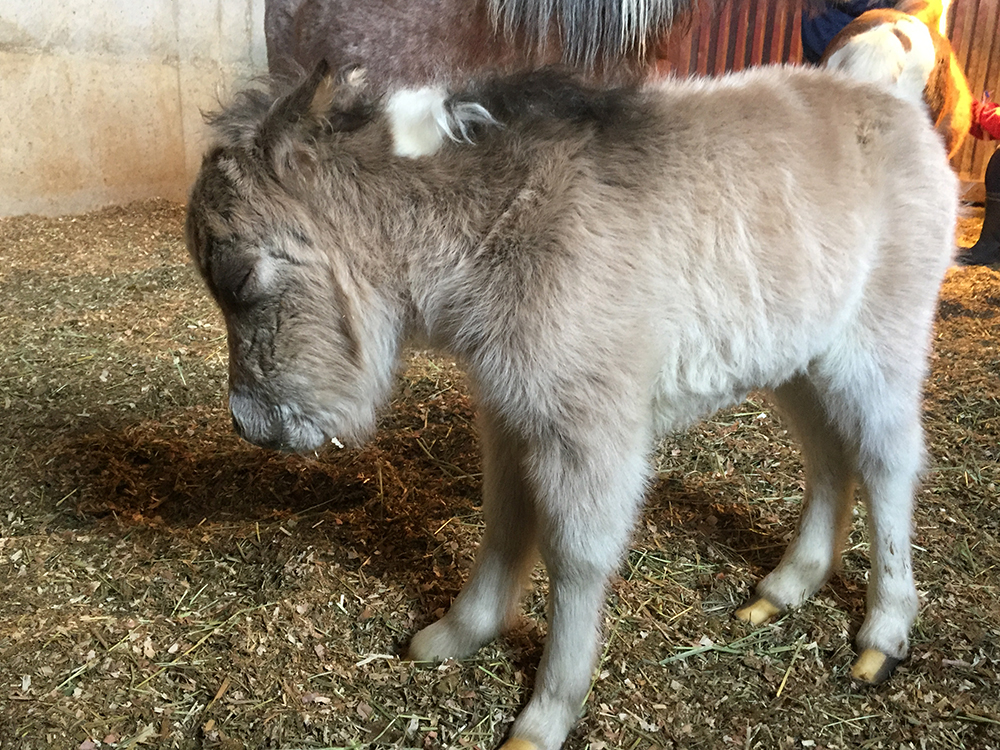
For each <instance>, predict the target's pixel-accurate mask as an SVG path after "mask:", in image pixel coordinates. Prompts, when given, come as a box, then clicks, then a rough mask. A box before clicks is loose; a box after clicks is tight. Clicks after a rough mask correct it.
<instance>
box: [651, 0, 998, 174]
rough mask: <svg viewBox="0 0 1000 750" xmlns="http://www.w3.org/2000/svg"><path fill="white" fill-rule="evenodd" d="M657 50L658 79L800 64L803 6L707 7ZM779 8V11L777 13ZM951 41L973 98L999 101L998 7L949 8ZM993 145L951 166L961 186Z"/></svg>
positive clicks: (751, 1) (978, 145)
mask: <svg viewBox="0 0 1000 750" xmlns="http://www.w3.org/2000/svg"><path fill="white" fill-rule="evenodd" d="M708 5H710V4H709V3H704V4H703V5H702V7H701V8H700V9H699V10H696V11H695V12H694V14H693V15H692V18H691V22H690V24H688V25H687V26H686V27H682V28H680V29H676V30H674V31H673V32H672V33H670V34H669V35H667V36H666V37H665V38H664V40H663V42H662V43H661V44H660V47H659V50H658V56H659V58H660V62H659V65H658V72H659V73H661V74H668V73H672V74H674V75H679V76H688V75H720V74H722V73H725V72H728V71H735V70H742V69H743V68H746V67H748V66H751V65H761V64H768V63H781V62H794V63H799V62H801V61H802V37H801V34H800V27H801V24H802V13H803V3H802V0H788V1H787V2H785V3H778V4H776V3H775V2H774V0H726V2H724V3H722V4H720V5H717V6H716V7H714V8H708V7H705V6H708ZM776 6H777V7H776ZM950 18H951V24H950V25H951V32H950V38H951V40H952V44H953V46H954V48H955V54H956V55H957V56H958V61H959V64H960V65H961V66H962V68H963V69H964V70H965V73H966V75H967V76H968V78H969V85H970V87H971V88H972V93H973V95H974V96H976V97H977V98H979V97H981V96H982V94H983V91H990V92H991V93H992V94H993V96H994V98H1000V0H954V1H953V4H952V8H951V11H950ZM996 147H997V144H996V143H994V142H985V143H984V142H982V141H976V140H975V139H973V138H969V139H968V140H967V141H966V143H965V145H964V146H963V147H962V150H961V151H960V152H959V153H958V154H957V155H956V157H955V159H954V160H953V162H952V163H953V165H954V167H955V169H956V171H957V172H958V173H959V175H960V176H961V177H962V179H964V180H968V181H970V182H981V181H982V179H983V174H984V173H985V171H986V163H987V162H988V161H989V158H990V155H991V154H992V153H993V151H994V149H995V148H996Z"/></svg>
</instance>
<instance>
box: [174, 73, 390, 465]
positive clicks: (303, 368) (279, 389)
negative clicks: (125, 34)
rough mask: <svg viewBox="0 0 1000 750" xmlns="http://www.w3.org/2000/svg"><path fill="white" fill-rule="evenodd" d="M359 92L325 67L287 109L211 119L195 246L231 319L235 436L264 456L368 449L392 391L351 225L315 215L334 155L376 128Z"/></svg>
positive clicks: (194, 216)
mask: <svg viewBox="0 0 1000 750" xmlns="http://www.w3.org/2000/svg"><path fill="white" fill-rule="evenodd" d="M361 88H362V83H361V81H360V80H359V77H358V76H357V75H356V74H348V75H347V76H342V77H341V79H340V80H339V82H337V81H334V80H333V79H331V77H330V76H329V75H328V74H327V71H326V70H325V66H320V67H319V68H318V69H317V70H316V71H315V72H314V73H313V75H312V76H310V77H309V78H308V79H307V80H306V81H304V82H303V83H302V84H301V85H300V86H299V87H298V88H296V89H295V90H293V91H291V92H290V93H288V94H286V95H285V96H282V97H278V98H275V97H274V96H272V95H269V94H267V93H265V92H263V91H252V92H247V93H244V94H243V95H242V96H241V98H240V99H239V100H238V101H237V103H236V104H235V105H233V106H232V107H230V108H229V109H227V110H225V111H224V112H222V113H221V114H219V115H216V116H214V117H213V118H212V119H211V124H212V127H213V130H214V133H215V144H214V146H213V147H212V149H211V150H210V152H209V153H208V155H207V156H206V157H205V160H204V162H203V164H202V168H201V172H200V174H199V176H198V179H197V181H196V183H195V185H194V188H193V189H192V192H191V199H190V204H189V208H188V216H187V226H186V234H187V244H188V249H189V251H190V253H191V256H192V258H193V259H194V261H195V263H196V265H197V267H198V269H199V271H200V272H201V274H202V276H203V277H204V279H205V282H206V284H207V286H208V288H209V290H210V291H211V293H212V295H213V296H214V297H215V299H216V301H217V302H218V304H219V307H220V308H221V309H222V312H223V315H224V316H225V319H226V326H227V329H228V340H229V405H230V410H231V412H232V417H233V423H234V425H235V427H236V429H237V431H238V432H239V433H240V434H241V435H242V436H243V437H244V438H246V439H247V440H249V441H251V442H253V443H257V444H259V445H262V446H266V447H272V448H280V449H284V450H293V451H302V450H311V449H314V448H317V447H318V446H320V445H321V444H323V443H325V442H329V441H331V440H334V441H336V440H338V439H339V440H343V441H345V442H352V443H354V442H358V441H360V440H362V439H364V438H365V437H366V436H367V435H368V434H369V433H370V432H371V430H372V428H373V426H374V410H375V407H376V406H377V405H378V402H379V401H380V396H381V392H382V391H384V389H385V383H386V381H387V380H388V377H387V376H386V375H384V374H383V370H385V369H386V368H387V367H390V368H391V365H386V364H385V363H383V361H382V360H384V359H386V358H387V357H386V356H385V353H384V352H383V351H382V350H384V349H386V348H387V347H388V348H391V344H390V343H388V342H387V341H386V340H384V339H386V338H387V334H386V331H385V327H384V326H383V325H380V322H379V315H380V310H379V309H378V307H377V305H373V304H372V302H371V300H370V299H369V297H370V294H369V292H370V289H369V287H367V286H366V284H365V280H364V279H363V278H359V274H358V272H357V267H356V266H355V264H354V263H353V262H352V259H351V258H350V257H349V255H348V252H349V250H350V248H349V247H345V245H349V244H350V242H349V240H344V239H343V233H342V232H341V231H340V229H339V228H338V224H339V225H345V224H347V223H348V222H347V221H346V220H345V217H343V216H338V211H337V205H336V203H335V202H332V201H328V203H329V205H325V206H323V209H324V210H318V208H317V207H318V205H319V203H318V201H319V200H320V199H319V198H318V197H317V196H318V195H320V194H321V193H322V192H323V191H322V190H321V184H322V182H323V181H324V180H328V179H329V172H328V169H329V166H330V165H329V164H328V162H329V158H330V153H329V148H330V147H329V144H330V142H332V141H336V140H337V139H349V138H353V137H355V134H356V133H358V132H360V131H362V130H364V129H365V128H366V126H368V125H369V124H370V123H371V121H372V120H373V111H374V107H375V103H374V102H373V100H371V99H370V98H367V97H366V96H365V95H364V94H363V92H362V90H361ZM382 317H383V318H384V316H382ZM380 337H381V338H380Z"/></svg>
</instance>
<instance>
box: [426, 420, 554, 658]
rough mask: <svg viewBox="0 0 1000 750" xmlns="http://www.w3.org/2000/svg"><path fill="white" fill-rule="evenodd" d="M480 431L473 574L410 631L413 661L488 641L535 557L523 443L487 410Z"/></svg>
mask: <svg viewBox="0 0 1000 750" xmlns="http://www.w3.org/2000/svg"><path fill="white" fill-rule="evenodd" d="M479 432H480V439H481V441H482V444H483V516H484V517H485V521H486V531H485V533H484V534H483V540H482V542H481V543H480V545H479V552H478V553H477V555H476V565H475V567H474V568H473V571H472V575H471V576H470V577H469V580H468V582H467V583H466V584H465V586H464V587H463V588H462V591H461V593H460V594H459V595H458V598H457V599H456V600H455V602H454V604H453V605H452V607H451V609H450V610H449V611H448V614H446V615H445V616H444V617H442V618H441V619H440V620H438V621H437V622H435V623H433V624H432V625H429V626H428V627H426V628H424V629H423V630H421V631H420V632H419V633H417V635H416V636H414V638H413V641H412V643H411V644H410V654H409V655H410V658H412V659H415V660H417V661H439V660H442V659H447V658H461V657H463V656H466V655H468V654H470V653H472V652H473V651H475V650H476V649H478V648H479V647H480V646H482V645H483V644H484V643H487V642H488V641H490V640H492V639H493V638H494V637H495V636H496V635H497V634H498V633H499V632H500V629H501V628H502V627H503V626H504V625H505V624H506V623H507V622H508V621H509V620H510V619H511V618H512V617H513V616H514V614H515V613H516V611H517V606H518V602H519V601H520V598H521V593H522V591H523V589H524V585H525V583H526V580H527V577H528V575H529V574H530V572H531V569H532V567H534V563H535V559H536V557H537V545H536V526H537V520H536V516H535V509H534V503H533V499H532V495H531V490H530V488H529V487H528V485H527V484H526V482H525V480H524V470H523V462H524V457H525V456H524V454H525V449H524V442H523V440H521V439H520V438H519V437H518V436H515V435H512V434H510V433H509V432H507V431H505V430H503V429H501V427H500V425H499V423H498V422H497V420H496V419H495V418H493V417H492V416H491V415H489V414H483V415H481V416H480V419H479Z"/></svg>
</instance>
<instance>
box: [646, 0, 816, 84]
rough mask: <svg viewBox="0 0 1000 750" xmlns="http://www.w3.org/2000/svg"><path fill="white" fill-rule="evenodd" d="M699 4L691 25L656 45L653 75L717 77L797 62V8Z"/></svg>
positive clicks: (756, 1)
mask: <svg viewBox="0 0 1000 750" xmlns="http://www.w3.org/2000/svg"><path fill="white" fill-rule="evenodd" d="M711 5H712V4H711V3H702V4H701V6H700V7H699V8H698V9H697V10H696V11H695V12H694V13H693V14H692V18H691V22H690V24H689V25H687V26H686V27H681V28H679V29H676V30H674V31H673V32H671V33H670V34H668V35H667V36H666V37H665V38H664V40H663V42H662V43H661V45H660V49H659V52H658V55H659V57H660V62H659V65H658V72H659V73H661V74H667V73H672V74H674V75H679V76H688V75H720V74H722V73H726V72H730V71H735V70H742V69H743V68H747V67H750V66H752V65H766V64H768V63H780V62H800V61H801V60H802V35H801V33H800V31H799V29H800V27H801V25H802V3H801V1H800V0H788V2H785V3H775V2H774V0H726V1H725V2H723V3H720V4H719V5H716V6H715V7H708V6H711Z"/></svg>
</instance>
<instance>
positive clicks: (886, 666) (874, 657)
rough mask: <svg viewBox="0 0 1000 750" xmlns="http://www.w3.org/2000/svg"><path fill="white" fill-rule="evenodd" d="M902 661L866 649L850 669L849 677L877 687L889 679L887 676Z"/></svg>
mask: <svg viewBox="0 0 1000 750" xmlns="http://www.w3.org/2000/svg"><path fill="white" fill-rule="evenodd" d="M900 661H902V659H896V658H895V657H892V656H889V655H888V654H883V653H882V652H881V651H876V650H875V649H873V648H866V649H865V650H864V651H862V652H861V656H859V657H858V660H857V661H856V662H854V666H853V667H852V668H851V677H853V678H854V679H855V680H857V681H858V682H863V683H865V684H866V685H879V684H881V683H883V682H885V681H886V680H888V679H889V675H891V674H892V671H893V670H894V669H895V668H896V665H897V664H899V662H900Z"/></svg>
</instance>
